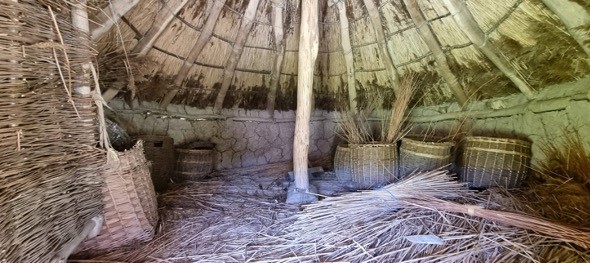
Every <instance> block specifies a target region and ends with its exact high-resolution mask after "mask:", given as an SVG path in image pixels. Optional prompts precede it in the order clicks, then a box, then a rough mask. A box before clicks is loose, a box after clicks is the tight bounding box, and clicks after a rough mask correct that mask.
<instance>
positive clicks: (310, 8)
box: [293, 0, 319, 190]
mask: <svg viewBox="0 0 590 263" xmlns="http://www.w3.org/2000/svg"><path fill="white" fill-rule="evenodd" d="M299 31H300V36H299V60H298V66H297V67H298V74H297V113H296V115H295V136H294V140H293V171H294V174H295V187H296V188H297V189H299V190H307V189H309V178H308V175H307V155H308V150H309V122H310V119H311V110H312V108H311V101H312V99H313V98H312V91H313V72H314V68H315V60H316V58H317V54H318V48H319V40H318V37H319V32H318V1H317V0H302V1H301V26H300V30H299Z"/></svg>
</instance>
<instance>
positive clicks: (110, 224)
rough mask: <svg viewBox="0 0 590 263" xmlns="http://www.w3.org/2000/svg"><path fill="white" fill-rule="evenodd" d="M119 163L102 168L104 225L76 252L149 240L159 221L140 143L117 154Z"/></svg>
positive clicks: (98, 249)
mask: <svg viewBox="0 0 590 263" xmlns="http://www.w3.org/2000/svg"><path fill="white" fill-rule="evenodd" d="M118 157H119V164H118V166H116V167H113V168H109V169H105V172H104V174H103V176H104V177H105V181H106V186H105V188H104V189H103V202H104V210H103V212H104V213H103V214H104V224H103V226H102V229H101V231H100V233H99V234H98V236H96V237H95V238H92V239H89V240H86V241H84V242H83V243H82V244H81V246H80V247H79V251H91V252H99V251H105V250H111V249H114V248H117V247H121V246H126V245H130V244H133V243H136V242H146V241H150V240H151V239H152V238H153V236H154V231H155V227H156V224H157V222H158V207H157V201H156V193H155V191H154V188H153V184H152V180H151V178H150V174H149V172H150V171H149V163H148V162H147V160H146V159H145V157H144V155H143V145H142V142H141V141H139V142H137V144H136V145H135V146H134V147H133V148H132V149H131V150H129V151H126V152H120V153H118Z"/></svg>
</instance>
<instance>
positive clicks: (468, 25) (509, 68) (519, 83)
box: [443, 0, 535, 99]
mask: <svg viewBox="0 0 590 263" xmlns="http://www.w3.org/2000/svg"><path fill="white" fill-rule="evenodd" d="M443 1H444V3H445V5H446V6H447V9H449V11H450V12H451V15H452V16H453V19H455V22H457V24H458V25H459V28H461V30H462V31H463V32H464V33H465V35H467V37H468V38H469V39H470V40H471V42H473V44H474V45H475V46H476V47H477V48H478V49H479V50H480V51H481V52H482V53H483V54H484V55H485V56H486V57H487V58H488V59H490V61H492V63H494V65H496V67H498V69H500V71H502V73H504V75H506V76H507V77H508V78H509V79H510V80H511V81H512V83H514V85H516V87H517V88H518V89H519V90H520V91H521V92H522V93H523V94H524V95H525V96H526V97H527V98H528V99H533V98H534V97H535V95H534V92H533V90H532V89H531V87H530V86H529V84H528V83H527V82H526V81H525V80H524V78H523V77H522V75H521V74H520V73H519V72H518V70H517V69H516V68H514V66H513V65H512V64H511V63H510V61H508V59H507V58H506V57H504V55H503V54H502V53H501V52H500V50H498V48H496V46H494V45H493V44H492V43H490V42H489V41H488V40H487V37H486V35H485V33H484V32H483V30H481V28H479V26H478V25H477V22H476V21H475V18H474V17H473V14H472V13H471V12H470V11H469V9H467V6H466V5H465V3H464V2H463V1H460V0H443Z"/></svg>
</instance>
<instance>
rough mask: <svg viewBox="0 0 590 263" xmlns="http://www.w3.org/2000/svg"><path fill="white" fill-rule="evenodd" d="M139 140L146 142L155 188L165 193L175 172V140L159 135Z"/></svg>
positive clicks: (139, 137) (147, 156)
mask: <svg viewBox="0 0 590 263" xmlns="http://www.w3.org/2000/svg"><path fill="white" fill-rule="evenodd" d="M137 139H140V140H142V141H144V151H145V158H146V159H148V161H150V162H151V163H152V166H151V170H150V171H151V174H152V182H153V183H154V188H155V189H156V191H157V192H162V191H165V190H166V189H167V186H168V183H170V178H171V177H172V171H173V170H174V139H172V138H170V137H168V136H159V135H140V136H137Z"/></svg>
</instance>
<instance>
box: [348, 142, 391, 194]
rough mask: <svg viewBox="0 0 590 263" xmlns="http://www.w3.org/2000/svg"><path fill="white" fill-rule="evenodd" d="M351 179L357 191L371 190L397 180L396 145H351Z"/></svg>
mask: <svg viewBox="0 0 590 263" xmlns="http://www.w3.org/2000/svg"><path fill="white" fill-rule="evenodd" d="M349 147H350V159H351V179H352V182H353V183H354V184H355V186H356V187H357V188H358V189H373V188H375V187H379V186H383V185H386V184H389V183H391V182H393V181H394V180H395V179H397V159H398V158H397V145H396V144H381V143H370V144H351V145H349Z"/></svg>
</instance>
